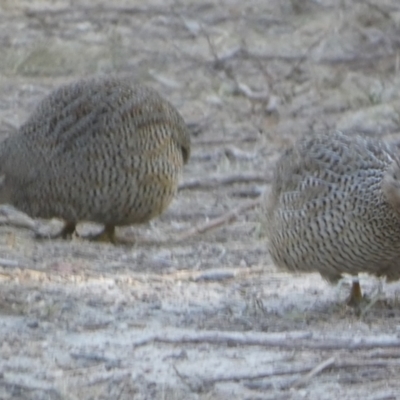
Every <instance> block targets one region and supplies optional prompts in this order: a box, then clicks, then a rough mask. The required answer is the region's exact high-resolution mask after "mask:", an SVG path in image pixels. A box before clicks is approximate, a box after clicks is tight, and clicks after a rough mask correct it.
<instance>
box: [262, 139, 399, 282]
mask: <svg viewBox="0 0 400 400" xmlns="http://www.w3.org/2000/svg"><path fill="white" fill-rule="evenodd" d="M393 162H395V161H394V155H393V152H392V150H391V149H390V148H389V147H388V146H387V145H386V144H384V143H383V142H381V141H379V140H375V139H366V138H362V137H358V136H357V137H354V136H353V137H351V136H346V135H343V134H341V133H332V134H323V135H320V136H315V137H312V138H307V139H303V140H301V141H299V142H298V143H297V144H295V145H294V147H293V148H291V149H289V150H287V151H286V152H285V153H284V155H283V156H282V157H281V159H280V160H279V161H278V163H277V166H276V170H275V174H274V179H273V183H272V188H271V193H270V196H269V199H268V204H267V220H268V232H269V249H270V254H271V256H272V258H273V260H274V262H275V263H276V264H277V265H278V266H281V267H284V268H286V269H289V270H292V271H319V272H320V273H321V275H323V276H324V277H325V278H326V279H328V280H330V281H336V280H338V279H339V278H340V277H341V274H342V273H350V274H356V273H358V272H369V273H372V274H376V275H388V277H389V278H393V279H397V278H396V276H397V275H398V276H399V277H400V259H399V257H400V214H398V213H397V212H396V210H394V209H393V207H392V206H391V205H390V204H389V203H388V200H387V198H386V196H385V193H384V192H383V191H382V182H383V180H384V177H385V175H386V174H387V170H388V168H389V167H390V166H391V165H392V163H393Z"/></svg>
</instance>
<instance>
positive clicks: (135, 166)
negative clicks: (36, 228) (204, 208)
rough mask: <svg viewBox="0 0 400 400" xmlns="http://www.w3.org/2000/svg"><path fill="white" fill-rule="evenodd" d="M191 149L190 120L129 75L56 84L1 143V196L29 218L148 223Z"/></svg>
mask: <svg viewBox="0 0 400 400" xmlns="http://www.w3.org/2000/svg"><path fill="white" fill-rule="evenodd" d="M189 155H190V137H189V133H188V130H187V126H186V124H185V122H184V120H183V119H182V117H181V116H180V115H179V113H178V112H177V111H176V109H175V108H174V107H173V106H172V105H171V104H170V103H169V102H168V101H166V100H165V99H163V98H162V97H161V96H160V95H159V94H158V93H157V92H156V91H154V90H152V89H150V88H147V87H144V86H142V85H138V84H134V83H132V82H131V81H130V80H128V79H124V78H121V79H119V78H103V79H101V78H99V79H89V80H82V81H78V82H76V83H72V84H68V85H65V86H62V87H60V88H58V89H56V90H55V91H54V92H52V93H51V94H50V95H49V96H48V97H47V98H45V99H44V100H43V101H42V103H41V104H40V105H39V106H38V108H37V109H36V110H35V111H34V113H33V114H32V116H31V117H30V118H29V119H28V121H27V122H26V123H25V124H24V125H23V126H22V127H21V128H20V129H19V130H18V132H17V133H16V134H13V135H11V136H10V137H8V138H7V139H6V140H4V141H3V142H2V143H0V177H1V183H0V185H1V186H0V203H9V204H11V205H13V206H15V207H16V208H18V209H19V210H21V211H23V212H25V213H27V214H28V215H29V216H31V217H37V218H45V219H47V218H61V219H63V220H64V221H65V222H66V225H65V227H64V229H63V231H62V233H61V234H62V235H63V236H65V235H67V234H70V233H72V232H73V231H74V230H75V228H76V224H77V223H78V222H79V221H92V222H97V223H101V224H104V226H105V229H104V232H103V233H102V234H101V235H99V237H98V238H100V239H108V240H110V241H114V239H115V227H116V226H123V225H130V224H138V223H144V222H147V221H149V220H151V219H152V218H154V217H156V216H158V215H160V214H161V213H162V212H163V211H164V210H165V209H166V208H167V207H168V205H169V204H170V202H171V200H172V199H173V197H174V195H175V193H176V191H177V186H178V179H179V176H180V174H181V171H182V167H183V165H184V164H185V163H186V162H187V161H188V159H189Z"/></svg>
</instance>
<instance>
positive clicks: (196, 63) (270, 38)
mask: <svg viewBox="0 0 400 400" xmlns="http://www.w3.org/2000/svg"><path fill="white" fill-rule="evenodd" d="M399 34H400V5H399V4H398V1H397V0H380V1H378V0H369V1H361V0H360V1H357V0H345V1H339V0H319V1H315V0H291V1H280V0H266V1H261V0H250V1H245V2H240V1H237V0H221V1H204V2H199V1H194V0H187V1H186V0H185V1H173V0H151V1H147V2H139V1H128V0H125V1H124V0H115V1H105V0H104V1H101V0H98V1H91V0H79V1H78V0H68V1H67V0H54V1H47V0H34V1H31V0H2V1H1V2H0V49H1V57H0V121H1V124H0V135H1V136H2V137H5V136H6V135H8V134H12V133H13V130H14V129H15V128H17V127H18V126H19V125H20V124H21V123H23V121H24V120H25V118H26V117H27V116H28V115H29V113H30V112H31V111H32V109H33V107H34V106H35V104H37V102H38V101H39V100H40V99H41V98H43V97H44V96H45V95H46V94H47V93H49V91H50V90H51V89H53V88H55V87H56V86H58V85H59V84H61V83H64V82H68V81H71V80H74V79H77V78H80V77H83V76H91V75H96V74H121V75H129V76H132V77H133V78H135V79H137V80H139V81H141V82H144V83H147V84H148V85H150V86H153V87H154V88H156V89H157V90H159V91H160V92H161V93H162V94H163V95H164V96H165V97H167V98H168V99H170V100H171V101H172V102H173V103H174V104H175V106H176V107H177V108H178V109H179V110H180V111H181V113H182V115H183V116H184V118H185V119H186V121H187V122H188V123H189V124H190V126H191V129H192V132H193V153H192V154H193V155H192V158H191V160H190V162H189V165H188V166H187V167H186V168H185V172H184V176H183V178H182V184H181V190H180V191H179V193H178V196H177V198H176V199H175V201H174V202H173V204H172V205H171V207H170V208H169V210H168V211H167V212H166V213H165V214H164V215H163V216H162V217H161V218H159V219H157V220H155V221H153V222H152V223H151V224H149V225H146V226H140V227H129V228H124V229H120V230H119V231H118V234H119V235H120V236H121V237H123V238H124V239H128V240H130V241H131V242H132V245H121V246H112V245H107V244H96V243H89V242H87V241H85V240H81V239H78V238H75V239H73V240H72V241H62V240H37V239H35V236H34V233H33V231H32V229H31V228H32V227H33V226H34V225H35V224H36V222H33V221H30V220H29V219H27V218H23V217H22V216H19V215H17V214H13V213H11V214H9V210H8V209H3V208H2V209H0V222H1V226H0V399H43V400H44V399H51V400H53V399H60V400H61V399H62V400H64V399H65V400H75V399H121V400H122V399H168V400H177V399H218V400H220V399H221V400H222V399H230V400H231V399H247V400H267V399H271V400H272V399H302V398H304V399H318V400H319V399H334V398H340V399H343V400H344V399H358V398H360V399H361V398H362V399H374V400H378V399H379V400H384V399H385V400H389V399H396V398H399V393H400V392H399V389H400V383H399V380H398V376H399V373H400V302H399V300H398V296H399V293H400V284H398V283H394V284H390V285H388V284H385V285H384V293H385V299H384V300H382V301H379V302H377V304H375V306H374V307H372V308H371V309H370V310H368V312H366V313H365V314H364V315H361V316H360V315H356V313H355V312H354V311H353V310H352V309H350V308H348V307H347V306H346V305H345V299H346V296H347V294H348V290H349V285H350V280H349V279H345V280H344V282H343V284H342V285H340V286H338V287H332V286H330V285H328V284H327V283H326V282H324V281H323V280H322V279H321V278H320V276H319V275H317V274H310V275H299V276H295V275H289V274H285V273H283V272H280V271H277V270H276V268H275V267H274V266H273V265H272V263H271V260H270V258H269V255H268V251H267V239H266V238H265V237H264V227H263V224H264V221H263V218H262V216H263V213H262V207H260V206H259V204H260V199H261V198H262V195H263V193H264V192H265V191H267V190H268V183H269V180H270V176H271V168H272V167H273V165H274V162H275V161H276V159H277V157H278V156H279V154H280V153H281V152H282V150H283V149H284V147H285V146H286V145H287V144H289V143H291V142H293V141H294V140H295V139H296V138H297V137H299V136H301V135H304V134H307V133H310V132H315V131H321V130H323V129H341V130H344V131H348V132H352V131H357V132H361V133H363V134H366V135H376V136H380V137H384V138H386V139H388V140H391V141H394V142H396V141H398V140H399V136H398V134H399V131H400V128H399V124H400V114H399V113H400V95H399V93H400V75H399V65H400V61H399V50H400V41H399V37H400V36H399ZM399 143H400V142H399ZM40 223H43V224H44V223H45V222H40ZM16 225H22V227H17V226H16ZM54 226H55V225H54ZM54 226H53V225H50V227H48V228H49V229H52V228H54ZM92 229H96V227H93V226H91V225H85V224H83V225H82V226H81V227H80V230H81V232H82V233H83V234H84V233H85V232H87V231H89V230H92ZM361 284H362V286H363V289H364V291H365V292H366V293H367V294H368V295H370V296H374V293H376V291H377V290H378V286H379V282H378V281H377V280H376V279H373V278H371V277H368V276H362V277H361Z"/></svg>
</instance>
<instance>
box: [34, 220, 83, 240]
mask: <svg viewBox="0 0 400 400" xmlns="http://www.w3.org/2000/svg"><path fill="white" fill-rule="evenodd" d="M75 231H76V224H75V223H74V222H67V223H66V224H65V225H64V227H63V228H62V229H61V230H60V231H58V232H56V233H51V232H49V231H48V229H47V228H45V229H40V228H39V229H37V230H36V231H35V237H36V239H72V236H73V234H74V232H75Z"/></svg>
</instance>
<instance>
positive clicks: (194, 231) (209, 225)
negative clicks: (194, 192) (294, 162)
mask: <svg viewBox="0 0 400 400" xmlns="http://www.w3.org/2000/svg"><path fill="white" fill-rule="evenodd" d="M260 203H261V199H257V200H254V201H252V202H249V203H247V204H245V205H243V206H241V207H238V208H235V209H234V210H233V211H230V212H228V213H226V214H224V215H222V216H220V217H217V218H215V219H213V220H211V221H209V222H206V223H204V224H201V225H197V226H195V227H194V228H191V229H188V230H186V231H184V232H182V233H179V234H177V235H175V237H174V238H173V241H174V242H175V241H176V242H180V241H182V240H186V239H189V238H191V237H193V236H196V235H198V234H202V233H205V232H207V231H210V230H212V229H215V228H219V227H220V226H222V225H225V224H228V223H230V222H232V221H234V220H236V219H237V217H238V216H239V215H240V214H242V213H244V212H245V211H248V210H251V209H253V208H255V207H257V206H258V205H259V204H260Z"/></svg>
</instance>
